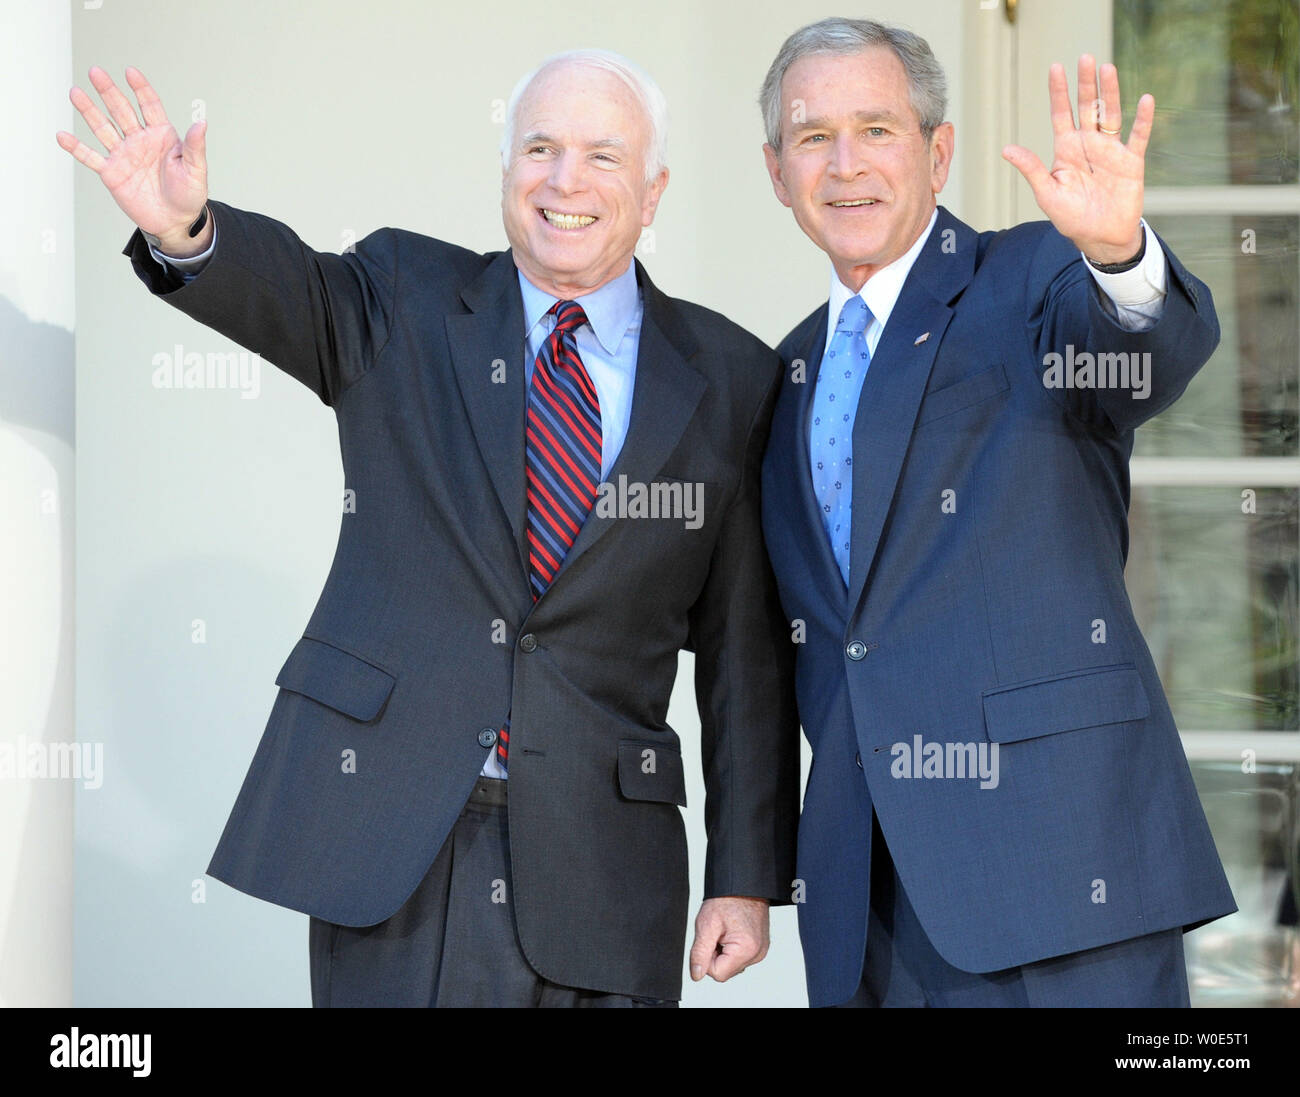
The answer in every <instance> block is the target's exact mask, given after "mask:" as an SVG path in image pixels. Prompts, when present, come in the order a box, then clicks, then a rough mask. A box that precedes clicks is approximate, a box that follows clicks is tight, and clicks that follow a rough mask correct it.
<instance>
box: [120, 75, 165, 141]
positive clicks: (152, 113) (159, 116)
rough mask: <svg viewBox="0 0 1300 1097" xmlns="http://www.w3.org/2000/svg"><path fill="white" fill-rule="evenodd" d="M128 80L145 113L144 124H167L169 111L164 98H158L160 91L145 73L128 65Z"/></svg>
mask: <svg viewBox="0 0 1300 1097" xmlns="http://www.w3.org/2000/svg"><path fill="white" fill-rule="evenodd" d="M126 82H127V83H128V84H130V85H131V90H132V91H133V92H135V97H136V100H137V101H138V102H139V104H140V113H141V114H143V115H144V124H145V125H146V126H165V125H167V112H166V111H165V110H163V105H162V100H161V99H159V98H158V93H157V92H156V91H154V90H153V86H152V85H151V84H150V83H149V81H148V80H146V79H145V78H144V73H142V72H141V71H140V70H139V69H137V68H135V67H134V66H132V65H127V67H126Z"/></svg>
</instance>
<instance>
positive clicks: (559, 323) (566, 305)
mask: <svg viewBox="0 0 1300 1097" xmlns="http://www.w3.org/2000/svg"><path fill="white" fill-rule="evenodd" d="M551 312H553V313H554V314H555V330H556V332H557V334H560V335H564V334H566V333H567V332H571V331H573V330H575V329H577V328H580V327H582V325H583V324H585V323H586V322H587V314H586V313H585V312H583V311H582V306H581V305H580V304H578V302H576V301H556V302H555V304H553V305H552V306H551Z"/></svg>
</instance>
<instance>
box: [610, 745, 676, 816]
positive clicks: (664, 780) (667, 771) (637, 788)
mask: <svg viewBox="0 0 1300 1097" xmlns="http://www.w3.org/2000/svg"><path fill="white" fill-rule="evenodd" d="M618 787H619V791H620V792H622V793H623V795H624V796H625V797H626V798H627V799H629V800H655V801H658V802H659V803H662V804H678V805H680V806H681V807H685V806H686V774H685V772H684V771H683V769H682V755H681V752H680V751H679V750H676V749H674V748H673V747H671V746H668V745H667V744H665V743H652V742H649V741H642V740H635V741H633V740H628V739H624V740H623V741H622V742H620V743H619V744H618Z"/></svg>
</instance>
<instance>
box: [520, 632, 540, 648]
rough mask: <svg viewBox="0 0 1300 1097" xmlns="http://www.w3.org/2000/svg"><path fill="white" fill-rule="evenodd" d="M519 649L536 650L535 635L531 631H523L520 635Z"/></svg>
mask: <svg viewBox="0 0 1300 1097" xmlns="http://www.w3.org/2000/svg"><path fill="white" fill-rule="evenodd" d="M519 650H520V651H530V652H531V651H536V650H537V637H536V636H534V635H533V634H532V633H531V632H526V633H524V634H523V635H522V636H521V637H519Z"/></svg>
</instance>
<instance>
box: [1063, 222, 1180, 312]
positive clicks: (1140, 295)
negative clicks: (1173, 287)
mask: <svg viewBox="0 0 1300 1097" xmlns="http://www.w3.org/2000/svg"><path fill="white" fill-rule="evenodd" d="M1142 232H1143V234H1144V236H1145V238H1146V254H1145V255H1144V256H1143V257H1142V262H1140V263H1139V264H1138V265H1137V266H1136V267H1134V268H1133V269H1132V270H1126V271H1122V272H1121V273H1119V274H1107V273H1105V272H1104V271H1100V270H1098V269H1097V268H1096V267H1094V266H1093V265H1092V264H1091V263H1089V262H1088V260H1087V257H1086V256H1085V257H1084V264H1083V265H1084V266H1086V267H1087V268H1088V273H1089V274H1091V275H1092V276H1093V278H1094V279H1095V280H1096V282H1097V286H1098V288H1099V289H1100V290H1101V292H1102V293H1103V294H1105V295H1106V296H1107V297H1109V298H1110V300H1111V302H1112V303H1113V304H1115V305H1116V306H1118V307H1119V308H1121V309H1122V308H1125V307H1128V308H1132V307H1134V306H1138V307H1141V306H1144V305H1154V304H1157V303H1161V302H1163V301H1164V299H1165V293H1166V291H1167V289H1168V286H1169V269H1168V266H1167V264H1166V263H1165V253H1164V249H1163V248H1162V247H1161V246H1160V242H1159V241H1158V240H1157V239H1156V234H1155V233H1154V232H1152V231H1151V226H1150V225H1148V224H1147V223H1146V219H1145V218H1144V219H1143V221H1142ZM1080 254H1082V253H1080Z"/></svg>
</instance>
